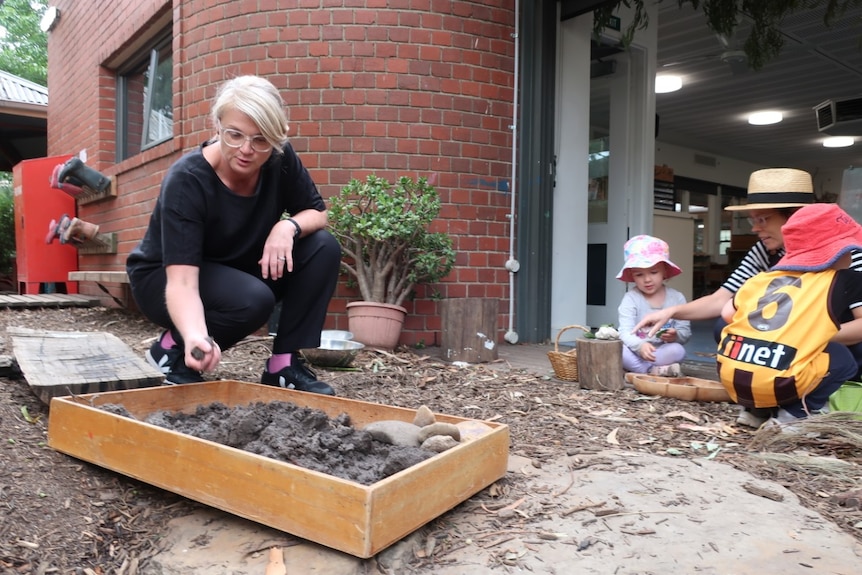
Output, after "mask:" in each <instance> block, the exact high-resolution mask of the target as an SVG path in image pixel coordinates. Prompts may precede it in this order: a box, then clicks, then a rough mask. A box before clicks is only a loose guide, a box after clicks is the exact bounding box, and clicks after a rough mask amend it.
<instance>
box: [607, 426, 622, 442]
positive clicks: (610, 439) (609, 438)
mask: <svg viewBox="0 0 862 575" xmlns="http://www.w3.org/2000/svg"><path fill="white" fill-rule="evenodd" d="M619 430H620V428H619V427H615V428H614V430H613V431H611V432H610V433H608V436H607V437H606V438H605V440H606V441H607V442H608V443H612V444H613V445H619V444H620V442H619V441H618V440H617V432H618V431H619Z"/></svg>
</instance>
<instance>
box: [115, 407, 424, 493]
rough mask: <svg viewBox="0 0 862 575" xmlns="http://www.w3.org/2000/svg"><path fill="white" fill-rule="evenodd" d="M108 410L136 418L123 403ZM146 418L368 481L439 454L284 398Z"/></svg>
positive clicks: (282, 458)
mask: <svg viewBox="0 0 862 575" xmlns="http://www.w3.org/2000/svg"><path fill="white" fill-rule="evenodd" d="M102 409H104V410H105V411H110V412H112V413H115V414H118V415H122V416H125V417H132V415H131V414H130V413H129V412H128V411H127V410H126V409H125V408H124V407H123V406H121V405H105V406H103V407H102ZM145 421H146V422H147V423H150V424H152V425H157V426H159V427H163V428H166V429H170V430H172V431H176V432H178V433H184V434H187V435H191V436H193V437H197V438H199V439H206V440H209V441H213V442H215V443H219V444H221V445H227V446H230V447H235V448H237V449H242V450H244V451H249V452H251V453H256V454H258V455H262V456H264V457H269V458H271V459H276V460H278V461H284V462H287V463H291V464H293V465H297V466H300V467H303V468H305V469H310V470H313V471H319V472H321V473H326V474H328V475H332V476H334V477H339V478H341V479H347V480H350V481H355V482H357V483H360V484H363V485H371V484H373V483H376V482H377V481H380V480H381V479H384V478H386V477H389V476H390V475H393V474H395V473H398V472H399V471H401V470H403V469H407V468H408V467H410V466H412V465H415V464H417V463H420V462H421V461H424V460H425V459H428V458H429V457H432V456H434V455H436V454H435V453H434V452H432V451H428V450H426V449H421V448H418V447H404V446H396V445H390V444H388V443H383V442H381V441H378V440H376V439H374V438H372V437H371V434H370V433H368V432H367V431H363V430H360V429H356V428H354V427H352V426H351V423H350V417H349V416H348V415H347V414H341V415H339V416H338V417H335V418H330V417H329V416H327V415H326V413H324V412H323V411H321V410H319V409H312V408H308V407H300V406H297V405H295V404H292V403H289V402H284V401H273V402H269V403H261V402H258V403H253V404H250V405H247V406H237V407H227V406H226V405H224V404H222V403H219V402H215V403H211V404H209V405H201V406H198V408H197V409H196V410H195V412H194V413H190V414H189V413H180V412H173V413H172V412H167V411H157V412H155V413H153V414H151V415H149V416H148V417H147V418H146V419H145Z"/></svg>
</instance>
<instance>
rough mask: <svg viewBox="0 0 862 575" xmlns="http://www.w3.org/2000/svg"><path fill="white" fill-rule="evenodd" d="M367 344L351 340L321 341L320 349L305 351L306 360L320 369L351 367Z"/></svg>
mask: <svg viewBox="0 0 862 575" xmlns="http://www.w3.org/2000/svg"><path fill="white" fill-rule="evenodd" d="M364 347H365V344H362V343H359V342H358V341H351V340H349V339H321V340H320V347H315V348H310V349H303V350H302V355H303V357H305V360H306V361H307V362H308V363H310V364H312V365H316V366H318V367H350V364H351V363H353V359H354V358H355V357H356V354H357V353H359V350H360V349H362V348H364Z"/></svg>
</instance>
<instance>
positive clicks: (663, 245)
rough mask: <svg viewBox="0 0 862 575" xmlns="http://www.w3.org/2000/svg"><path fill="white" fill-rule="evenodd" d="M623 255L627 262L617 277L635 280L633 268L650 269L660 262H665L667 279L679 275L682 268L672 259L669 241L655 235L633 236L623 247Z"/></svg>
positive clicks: (625, 280) (630, 280)
mask: <svg viewBox="0 0 862 575" xmlns="http://www.w3.org/2000/svg"><path fill="white" fill-rule="evenodd" d="M623 257H624V258H625V260H626V263H625V264H623V269H621V270H620V273H618V274H617V279H618V280H622V281H624V282H633V281H634V279H633V278H632V272H631V270H632V268H643V269H649V268H651V267H653V266H654V265H656V264H658V263H663V264H664V269H665V273H664V277H665V279H668V278H672V277H674V276H678V275H679V274H681V273H682V270H681V269H680V268H679V266H678V265H676V264H675V263H673V262H672V261H670V248H669V247H668V246H667V242H666V241H664V240H661V239H659V238H655V237H653V236H646V235H640V236H635V237H633V238H631V239H630V240H629V241H627V242H626V245H625V246H624V247H623Z"/></svg>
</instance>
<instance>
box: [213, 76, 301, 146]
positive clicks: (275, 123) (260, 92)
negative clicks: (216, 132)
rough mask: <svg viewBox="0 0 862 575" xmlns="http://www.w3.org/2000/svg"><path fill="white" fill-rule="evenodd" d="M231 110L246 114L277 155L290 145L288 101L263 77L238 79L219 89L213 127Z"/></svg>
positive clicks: (229, 81) (214, 104) (238, 77)
mask: <svg viewBox="0 0 862 575" xmlns="http://www.w3.org/2000/svg"><path fill="white" fill-rule="evenodd" d="M227 110H236V111H238V112H242V113H243V114H245V115H246V116H248V117H249V118H251V121H252V122H254V123H255V125H256V126H257V127H258V129H259V130H260V133H261V135H262V136H263V137H264V138H266V141H267V142H269V143H270V145H272V147H273V150H275V151H276V153H279V154H280V153H282V147H283V146H284V144H285V143H287V116H286V115H285V113H284V101H283V100H282V99H281V95H280V94H279V93H278V89H277V88H276V87H275V86H273V85H272V82H270V81H269V80H267V79H265V78H261V77H260V76H237V77H236V78H233V79H231V80H228V81H227V82H225V83H224V84H222V85H221V87H220V88H219V90H218V93H217V94H216V97H215V101H214V103H213V108H212V120H213V124H215V125H216V126H218V124H219V122H220V121H221V118H222V115H224V113H225V112H226V111H227Z"/></svg>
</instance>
